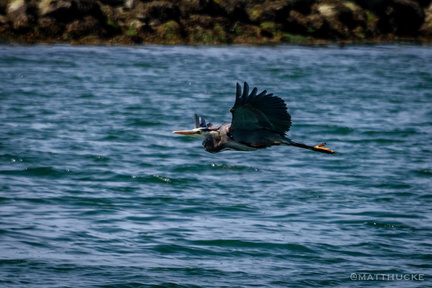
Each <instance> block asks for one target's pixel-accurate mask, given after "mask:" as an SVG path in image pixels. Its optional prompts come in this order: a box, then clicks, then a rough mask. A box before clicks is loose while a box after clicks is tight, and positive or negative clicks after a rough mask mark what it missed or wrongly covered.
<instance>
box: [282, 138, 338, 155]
mask: <svg viewBox="0 0 432 288" xmlns="http://www.w3.org/2000/svg"><path fill="white" fill-rule="evenodd" d="M289 145H292V146H295V147H299V148H304V149H309V150H313V151H316V152H321V153H327V154H335V153H336V152H335V151H333V150H331V149H328V148H324V146H325V145H326V143H321V144H318V145H316V146H309V145H306V144H303V143H298V142H293V141H291V142H290V143H289Z"/></svg>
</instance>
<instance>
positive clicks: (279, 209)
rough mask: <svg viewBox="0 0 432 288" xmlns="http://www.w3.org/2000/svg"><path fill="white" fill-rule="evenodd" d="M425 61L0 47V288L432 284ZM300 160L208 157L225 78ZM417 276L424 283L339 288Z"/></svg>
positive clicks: (225, 111)
mask: <svg viewBox="0 0 432 288" xmlns="http://www.w3.org/2000/svg"><path fill="white" fill-rule="evenodd" d="M431 59H432V49H431V48H430V47H422V46H359V47H357V46H349V47H345V48H338V47H322V48H316V47H315V48H314V47H295V46H276V47H183V46H174V47H165V46H141V47H140V46H138V47H70V46H61V45H58V46H0V79H1V85H0V104H1V105H0V117H1V121H0V286H1V287H305V286H309V287H348V286H349V287H364V286H375V287H378V286H379V287H427V286H430V285H431V282H430V281H431V275H432V261H431V259H432V252H431V251H432V224H431V220H432V214H431V213H432V193H431V192H432V181H431V180H432V164H431V163H432V161H431V158H432V157H431V156H432V145H431V143H432V105H431V104H432V61H431ZM237 81H238V82H241V83H242V82H243V81H247V82H248V83H249V84H250V85H251V86H252V87H254V86H257V87H258V88H259V90H264V89H266V90H268V91H269V92H270V93H275V94H276V95H278V96H280V97H281V98H283V99H284V100H285V101H286V102H287V104H288V107H289V111H290V113H291V115H292V118H293V127H292V129H291V131H290V133H289V136H290V137H291V138H292V139H295V140H297V141H301V142H304V143H306V144H311V145H315V144H318V143H321V142H327V146H328V147H329V148H331V149H334V150H336V151H337V152H338V154H337V155H335V156H333V155H326V154H320V153H314V152H312V151H306V150H302V149H298V148H294V147H273V148H271V149H266V150H261V151H256V152H223V153H220V154H214V155H213V154H209V153H207V152H205V151H204V150H203V149H202V147H201V143H200V141H199V140H196V139H193V138H187V137H180V136H178V135H173V134H171V131H173V130H180V129H188V128H192V127H193V124H194V122H193V114H194V113H198V114H201V115H203V116H204V117H206V118H207V119H208V120H209V121H212V122H213V123H222V122H228V121H230V119H231V115H230V113H229V109H230V108H231V106H232V104H233V102H234V96H235V83H236V82H237ZM352 273H372V274H379V273H382V274H392V275H395V274H396V275H399V274H404V273H416V274H423V275H424V280H422V281H411V280H409V281H408V280H404V281H397V280H391V281H388V280H383V281H366V280H360V281H356V280H351V279H350V275H351V274H352Z"/></svg>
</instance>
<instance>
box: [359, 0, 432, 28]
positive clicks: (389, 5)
mask: <svg viewBox="0 0 432 288" xmlns="http://www.w3.org/2000/svg"><path fill="white" fill-rule="evenodd" d="M356 2H357V3H358V4H359V5H360V6H361V7H363V8H365V9H368V10H370V11H372V12H373V13H375V14H376V15H377V17H378V23H377V29H378V30H379V31H380V32H381V33H384V34H388V33H394V34H396V35H400V36H407V35H412V36H416V35H418V33H419V29H420V27H421V26H422V24H423V22H424V19H425V15H424V12H423V9H422V7H424V6H426V5H428V3H430V2H431V1H430V0H424V1H414V0H356Z"/></svg>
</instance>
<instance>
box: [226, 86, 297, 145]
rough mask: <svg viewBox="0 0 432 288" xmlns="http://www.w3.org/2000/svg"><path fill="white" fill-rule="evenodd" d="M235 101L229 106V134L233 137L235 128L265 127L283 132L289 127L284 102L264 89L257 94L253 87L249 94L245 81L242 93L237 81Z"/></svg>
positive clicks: (241, 129)
mask: <svg viewBox="0 0 432 288" xmlns="http://www.w3.org/2000/svg"><path fill="white" fill-rule="evenodd" d="M236 88H237V93H236V101H235V103H234V106H233V107H232V108H231V110H230V111H231V113H232V116H233V117H232V123H231V134H232V135H233V136H234V138H235V136H236V135H235V134H236V130H237V131H242V132H241V133H244V131H245V130H256V129H266V130H269V131H271V132H275V133H279V134H282V135H283V134H285V133H286V132H288V131H289V129H290V127H291V116H290V114H289V113H288V111H287V106H286V104H285V102H284V101H283V100H282V99H281V98H279V97H277V96H273V94H267V91H266V90H264V91H263V92H261V93H260V94H258V95H257V92H258V89H257V88H254V89H253V90H252V92H251V93H250V94H249V85H248V84H247V83H246V82H245V83H244V88H243V93H242V89H241V86H240V84H239V83H237V87H236Z"/></svg>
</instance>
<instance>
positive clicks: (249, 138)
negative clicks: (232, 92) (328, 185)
mask: <svg viewBox="0 0 432 288" xmlns="http://www.w3.org/2000/svg"><path fill="white" fill-rule="evenodd" d="M236 88H237V91H236V92H237V93H236V100H235V103H234V106H233V107H232V108H231V110H230V111H231V113H232V121H231V123H224V124H222V125H220V126H214V125H212V124H211V123H207V122H206V120H205V119H204V118H203V117H200V116H198V115H196V114H195V128H194V129H192V130H183V131H174V132H173V133H175V134H181V135H189V136H194V137H197V138H201V139H204V141H203V143H202V145H203V146H204V149H205V150H206V151H207V152H210V153H218V152H221V151H225V150H236V151H255V150H257V149H262V148H267V147H270V146H274V145H289V146H295V147H299V148H304V149H309V150H313V151H317V152H321V153H327V154H335V152H334V151H333V150H330V149H328V148H324V147H323V146H324V145H325V143H321V144H318V145H316V146H309V145H305V144H303V143H299V142H294V141H292V140H291V139H289V138H288V137H287V136H286V135H285V134H286V133H287V132H288V131H289V129H290V127H291V115H290V114H289V113H288V111H287V106H286V104H285V102H284V101H283V100H282V99H281V98H279V97H277V96H273V94H267V91H266V90H264V91H263V92H261V93H259V94H257V92H258V89H257V88H253V89H252V92H251V93H250V94H249V85H248V84H247V83H246V82H245V83H244V88H243V91H242V88H241V86H240V84H239V83H237V87H236Z"/></svg>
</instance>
